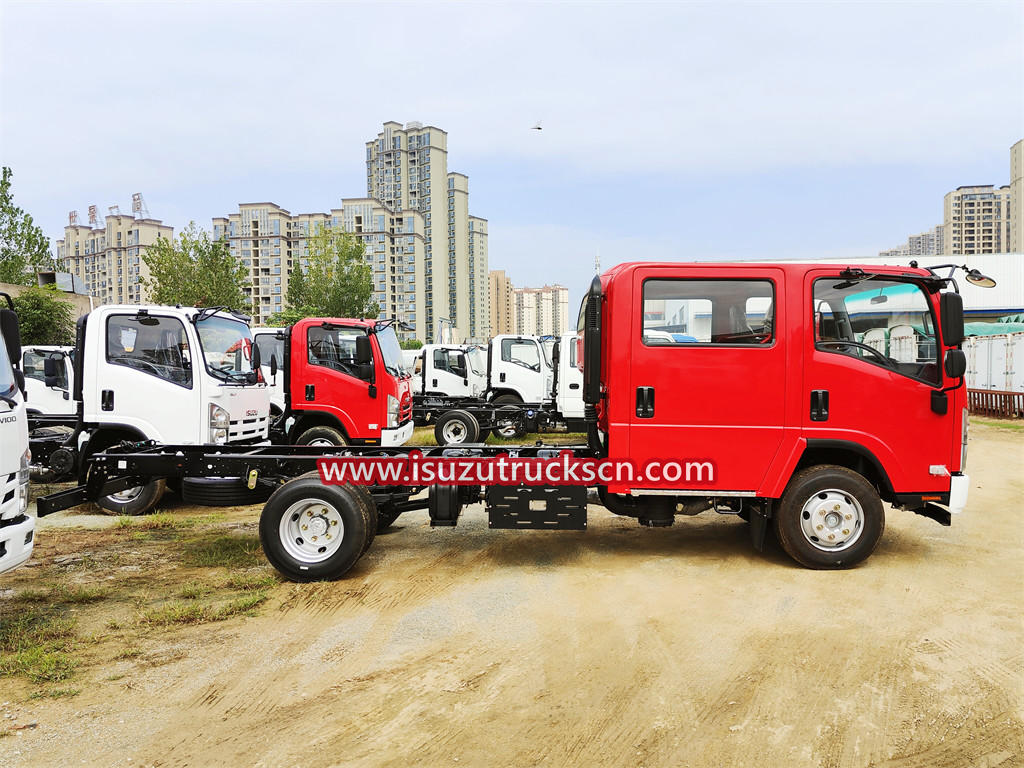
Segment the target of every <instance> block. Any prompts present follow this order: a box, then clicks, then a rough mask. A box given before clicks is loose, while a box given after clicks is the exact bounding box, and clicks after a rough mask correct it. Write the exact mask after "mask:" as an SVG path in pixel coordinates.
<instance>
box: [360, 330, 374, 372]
mask: <svg viewBox="0 0 1024 768" xmlns="http://www.w3.org/2000/svg"><path fill="white" fill-rule="evenodd" d="M372 362H373V347H371V346H370V337H369V336H356V364H357V365H369V364H370V363H372Z"/></svg>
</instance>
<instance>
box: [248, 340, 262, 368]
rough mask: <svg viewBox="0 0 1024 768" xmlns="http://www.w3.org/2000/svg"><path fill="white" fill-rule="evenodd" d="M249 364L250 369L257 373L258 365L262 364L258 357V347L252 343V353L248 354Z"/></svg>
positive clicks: (259, 356)
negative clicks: (250, 364) (250, 365)
mask: <svg viewBox="0 0 1024 768" xmlns="http://www.w3.org/2000/svg"><path fill="white" fill-rule="evenodd" d="M249 357H250V359H249V362H251V363H252V369H253V370H254V371H258V370H259V369H260V363H261V362H263V360H262V359H261V355H260V347H259V344H257V343H256V342H253V343H252V351H251V352H250V353H249Z"/></svg>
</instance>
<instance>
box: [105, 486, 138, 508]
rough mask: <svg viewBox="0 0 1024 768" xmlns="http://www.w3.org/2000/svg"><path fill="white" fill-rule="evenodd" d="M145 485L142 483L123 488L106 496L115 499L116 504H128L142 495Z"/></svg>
mask: <svg viewBox="0 0 1024 768" xmlns="http://www.w3.org/2000/svg"><path fill="white" fill-rule="evenodd" d="M145 487H146V486H144V485H136V486H133V487H132V488H125V489H124V490H123V491H118V492H117V493H112V494H110V495H109V496H107V498H108V499H111V500H113V501H116V502H117V503H118V504H129V503H131V502H133V501H135V500H136V499H137V498H139V496H141V495H142V491H143V489H144V488H145Z"/></svg>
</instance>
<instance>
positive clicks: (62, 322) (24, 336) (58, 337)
mask: <svg viewBox="0 0 1024 768" xmlns="http://www.w3.org/2000/svg"><path fill="white" fill-rule="evenodd" d="M59 296H60V292H59V291H58V290H57V288H56V287H55V286H53V285H47V286H45V287H39V286H32V287H31V288H27V289H26V290H24V291H22V292H21V293H20V294H19V295H17V296H14V297H13V301H14V311H15V312H16V313H17V314H18V329H19V330H20V332H21V343H22V344H74V342H75V308H74V307H73V306H71V304H69V303H68V302H66V301H62V300H61V299H60V298H58V297H59Z"/></svg>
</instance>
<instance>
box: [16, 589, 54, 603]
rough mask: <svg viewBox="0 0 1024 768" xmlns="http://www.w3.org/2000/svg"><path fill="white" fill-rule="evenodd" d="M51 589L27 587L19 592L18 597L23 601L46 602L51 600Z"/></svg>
mask: <svg viewBox="0 0 1024 768" xmlns="http://www.w3.org/2000/svg"><path fill="white" fill-rule="evenodd" d="M50 591H51V590H49V589H26V590H25V591H24V592H19V593H18V597H17V599H18V600H20V601H21V602H23V603H45V602H48V601H49V600H50Z"/></svg>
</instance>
